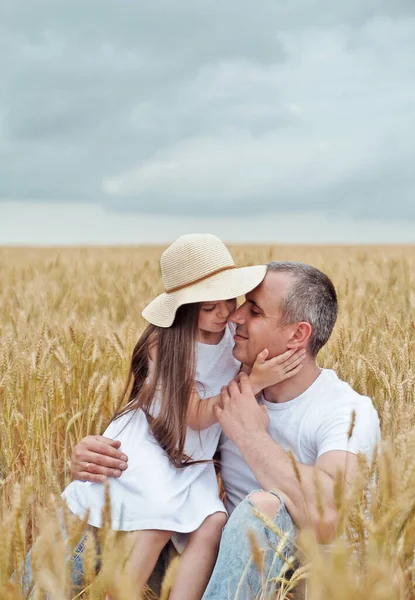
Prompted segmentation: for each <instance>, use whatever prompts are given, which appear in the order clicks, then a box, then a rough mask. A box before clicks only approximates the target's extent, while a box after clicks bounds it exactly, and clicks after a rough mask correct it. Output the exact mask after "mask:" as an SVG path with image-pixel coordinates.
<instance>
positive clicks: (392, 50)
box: [0, 0, 415, 219]
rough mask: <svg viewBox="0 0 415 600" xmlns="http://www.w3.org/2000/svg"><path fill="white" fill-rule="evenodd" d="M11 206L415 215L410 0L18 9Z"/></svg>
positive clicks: (2, 195) (1, 57)
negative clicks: (13, 203)
mask: <svg viewBox="0 0 415 600" xmlns="http://www.w3.org/2000/svg"><path fill="white" fill-rule="evenodd" d="M0 69H1V74H2V76H1V83H0V86H1V87H0V90H1V94H0V201H1V200H5V201H7V200H8V201H16V200H24V201H29V202H32V201H35V202H38V201H40V200H42V201H43V200H45V201H49V202H65V201H75V202H82V203H97V204H101V205H102V206H103V207H107V208H109V209H112V210H117V211H137V212H149V213H151V212H155V213H159V212H163V213H165V214H166V213H172V214H194V215H201V214H207V215H209V214H211V213H214V214H217V215H220V214H225V215H226V214H227V215H229V214H233V213H234V212H235V211H238V212H239V213H240V214H241V213H243V214H249V213H250V212H252V213H254V212H256V213H258V212H263V213H264V214H265V213H270V212H273V211H275V212H277V211H281V210H284V211H291V210H292V211H308V212H309V211H315V212H316V213H317V212H318V213H321V212H327V211H329V212H330V213H339V214H346V215H349V216H353V217H356V216H358V217H372V216H373V215H374V214H375V215H376V217H378V218H390V217H391V216H394V217H396V218H399V219H404V218H414V219H415V169H414V168H413V164H414V157H415V2H414V1H413V0H395V1H394V2H392V1H391V2H384V1H383V0H347V1H346V0H317V1H316V2H312V3H311V2H309V0H291V1H290V2H285V1H284V2H283V1H281V2H280V1H279V2H276V1H275V0H272V1H267V0H263V1H262V2H259V3H253V2H252V1H247V0H238V1H236V0H232V1H230V2H217V0H211V1H209V2H208V1H204V0H199V1H197V2H195V1H193V0H187V1H184V0H175V1H174V2H171V1H170V0H152V1H151V2H144V1H138V0H123V1H122V2H119V1H116V0H114V1H109V0H97V1H92V0H87V1H86V0H59V2H56V0H37V1H36V2H31V1H30V0H26V1H23V0H20V1H19V0H14V1H13V2H9V3H3V5H2V6H1V7H0Z"/></svg>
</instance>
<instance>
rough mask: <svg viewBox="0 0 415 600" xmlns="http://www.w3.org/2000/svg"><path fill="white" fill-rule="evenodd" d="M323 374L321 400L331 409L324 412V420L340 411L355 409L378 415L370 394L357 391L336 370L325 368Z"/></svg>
mask: <svg viewBox="0 0 415 600" xmlns="http://www.w3.org/2000/svg"><path fill="white" fill-rule="evenodd" d="M322 375H324V385H323V386H322V391H323V393H322V394H321V395H320V396H319V402H320V403H321V404H323V405H324V407H325V409H329V410H328V411H327V410H324V411H323V412H322V415H321V416H322V420H324V421H325V420H327V419H331V418H333V417H334V416H335V414H336V413H339V412H344V411H346V412H347V413H351V412H352V411H353V410H354V411H356V412H362V411H365V412H367V413H368V414H370V413H373V415H374V416H375V415H376V416H377V411H376V408H375V406H374V404H373V402H372V399H371V398H370V397H369V396H367V395H364V394H361V393H359V392H358V391H356V390H355V389H354V388H353V387H352V386H351V385H350V383H348V382H347V381H344V380H343V379H340V377H339V376H338V375H337V373H336V372H335V371H334V370H331V369H323V373H322Z"/></svg>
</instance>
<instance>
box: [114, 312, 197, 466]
mask: <svg viewBox="0 0 415 600" xmlns="http://www.w3.org/2000/svg"><path fill="white" fill-rule="evenodd" d="M199 310H200V304H186V305H184V306H181V307H180V308H179V309H178V310H177V313H176V318H175V320H174V323H173V325H172V326H171V327H167V328H164V327H156V326H155V325H148V327H147V328H146V329H145V331H144V332H143V334H142V335H141V337H140V339H139V340H138V342H137V344H136V346H135V348H134V351H133V356H132V359H131V366H130V371H129V376H128V381H127V385H126V388H125V390H124V393H123V395H122V398H121V401H120V404H119V406H118V409H117V411H116V413H115V416H114V419H113V420H116V419H118V418H119V417H121V416H122V415H125V414H127V413H128V412H130V411H136V410H140V409H141V410H142V411H143V412H144V414H145V415H146V417H147V421H148V423H149V426H150V429H151V431H152V433H153V435H154V437H155V439H156V440H157V442H158V443H159V444H160V446H161V447H162V448H163V449H164V450H165V452H166V453H167V455H168V456H169V458H170V460H171V462H172V463H173V464H174V466H176V467H179V468H181V467H186V466H188V465H190V464H194V462H193V461H191V460H190V459H189V458H188V457H186V456H185V454H184V443H185V439H186V431H187V422H186V419H187V410H188V406H189V400H190V396H191V394H192V392H193V388H194V381H195V373H196V357H195V353H196V341H197V332H198V321H199ZM153 348H154V349H155V362H154V365H153V368H152V369H151V372H150V369H149V360H150V352H151V350H152V349H153ZM126 399H127V401H128V402H127V405H126V406H125V407H124V408H121V406H122V405H123V404H124V402H125V400H126ZM156 403H157V405H156Z"/></svg>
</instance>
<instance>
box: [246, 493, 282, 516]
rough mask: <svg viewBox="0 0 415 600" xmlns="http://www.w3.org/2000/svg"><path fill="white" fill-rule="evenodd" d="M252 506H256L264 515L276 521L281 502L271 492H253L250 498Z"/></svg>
mask: <svg viewBox="0 0 415 600" xmlns="http://www.w3.org/2000/svg"><path fill="white" fill-rule="evenodd" d="M248 498H249V501H250V502H251V504H253V505H254V506H255V508H257V509H258V510H259V511H260V512H261V513H262V514H264V515H266V516H267V517H269V518H270V519H272V520H274V519H275V517H276V516H277V513H278V510H279V508H280V506H281V502H280V500H279V498H277V496H274V494H271V493H270V492H264V491H261V492H252V493H251V494H249V496H248Z"/></svg>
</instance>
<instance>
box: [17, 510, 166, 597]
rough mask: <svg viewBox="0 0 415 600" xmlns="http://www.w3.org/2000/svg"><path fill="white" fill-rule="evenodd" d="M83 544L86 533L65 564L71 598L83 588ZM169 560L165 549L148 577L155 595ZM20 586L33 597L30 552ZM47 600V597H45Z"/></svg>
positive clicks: (64, 529)
mask: <svg viewBox="0 0 415 600" xmlns="http://www.w3.org/2000/svg"><path fill="white" fill-rule="evenodd" d="M59 520H60V528H61V534H62V537H63V539H64V540H65V541H66V540H67V539H68V534H67V531H66V527H65V522H64V519H63V515H62V512H60V514H59ZM85 542H86V532H85V533H84V534H83V535H82V536H81V538H80V540H79V542H78V543H77V545H76V547H75V550H74V552H73V554H72V555H68V556H67V564H68V565H69V564H70V569H71V582H72V590H71V597H72V596H76V595H77V594H79V593H80V592H81V591H82V589H83V587H84V565H83V553H84V550H85ZM96 544H97V557H99V548H98V540H96ZM170 558H171V550H170V551H169V550H168V549H167V548H166V549H165V550H163V552H162V553H161V555H160V557H159V559H158V561H157V564H156V567H155V569H154V571H153V573H152V575H151V577H150V580H149V582H148V585H149V587H150V588H151V589H152V590H153V591H154V592H155V593H157V594H159V593H160V589H161V582H162V579H163V576H164V573H165V571H166V569H167V566H168V564H169V561H170ZM99 568H100V561H99V558H98V561H97V565H96V569H97V571H98V569H99ZM16 576H17V573H16V572H15V573H13V575H12V577H11V579H12V580H14V579H15V578H16ZM21 586H22V591H23V593H24V596H25V598H29V599H30V600H31V599H32V598H33V597H34V591H35V590H34V581H33V572H32V550H30V551H29V552H28V553H27V555H26V559H25V564H24V570H23V574H22V577H21ZM46 598H47V596H46Z"/></svg>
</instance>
